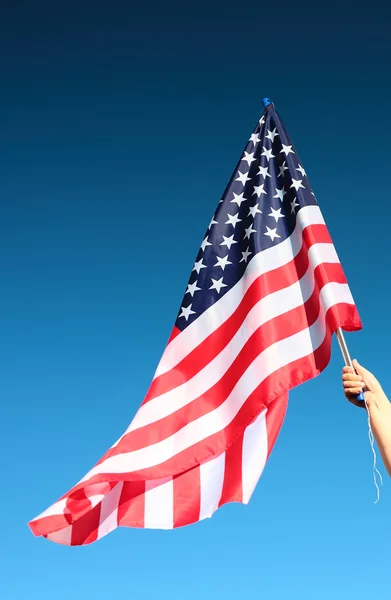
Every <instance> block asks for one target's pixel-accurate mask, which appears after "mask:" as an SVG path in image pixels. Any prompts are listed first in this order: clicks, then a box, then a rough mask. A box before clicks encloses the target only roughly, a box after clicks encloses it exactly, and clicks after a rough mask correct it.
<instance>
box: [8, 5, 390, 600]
mask: <svg viewBox="0 0 391 600" xmlns="http://www.w3.org/2000/svg"><path fill="white" fill-rule="evenodd" d="M318 10H319V13H318V12H317V11H318ZM389 10H390V9H389V8H385V7H382V5H381V3H376V2H373V3H371V12H368V6H367V5H366V6H362V7H361V6H360V4H357V3H356V4H353V3H352V4H351V5H349V6H348V4H343V3H342V4H341V3H339V4H338V5H336V6H335V7H333V6H331V5H329V4H328V5H327V8H326V7H323V8H315V7H314V5H308V6H306V5H300V6H299V5H292V4H288V3H285V2H284V1H282V2H280V3H278V5H276V6H274V5H272V4H271V3H266V2H265V3H261V2H255V1H253V0H249V2H247V3H246V4H245V5H238V4H237V3H236V4H232V5H230V4H227V3H224V4H223V3H221V6H220V7H218V6H217V5H216V6H214V7H211V6H210V5H209V3H206V2H199V3H197V4H196V5H195V4H194V5H187V4H186V5H184V4H179V3H178V4H175V3H173V2H171V3H170V2H168V3H164V6H163V5H161V3H157V2H156V3H154V2H152V3H149V4H148V5H147V4H145V6H137V7H133V6H132V5H131V4H130V3H128V2H116V1H113V2H110V3H109V4H107V3H105V2H94V3H89V2H83V3H82V5H81V6H79V5H78V4H76V3H74V4H72V2H71V3H67V4H66V5H64V7H62V8H60V7H58V6H55V7H53V5H52V4H49V3H48V4H45V3H43V2H38V3H35V4H34V6H33V5H32V4H31V5H30V6H28V5H25V6H23V7H22V6H21V5H19V4H18V5H17V6H15V7H12V6H11V3H9V6H8V7H6V8H5V9H4V8H3V9H2V15H1V19H0V50H1V51H0V56H1V63H0V69H1V80H2V85H1V87H2V91H1V95H0V134H1V135H0V159H1V160H0V174H1V176H0V202H1V218H0V257H1V258H0V261H1V262H0V274H1V276H0V319H1V340H2V341H1V344H0V375H1V376H0V393H1V419H0V423H1V424H0V427H1V437H0V444H1V453H0V457H1V458H0V468H1V474H2V494H1V500H0V503H1V505H0V506H1V513H2V518H3V521H2V544H1V549H0V558H1V564H2V567H3V568H2V572H3V574H2V577H1V579H0V593H1V595H2V597H4V598H7V599H10V600H11V599H12V600H13V599H17V600H19V599H22V600H35V599H39V600H52V599H53V598H56V600H63V599H64V600H65V599H66V598H67V599H68V598H70V597H72V598H74V599H79V598H80V599H83V600H85V599H86V598H87V599H89V598H94V599H95V600H101V599H102V600H103V599H104V598H105V599H106V598H113V597H116V596H119V595H121V597H128V598H138V599H142V600H144V599H145V600H149V599H151V598H154V599H155V598H158V599H163V600H165V599H176V598H178V599H179V598H181V599H182V598H186V599H189V600H190V599H191V600H192V599H195V598H203V599H205V600H209V599H213V600H214V599H216V598H218V599H219V598H224V599H225V600H230V599H234V598H235V599H236V598H238V597H241V598H252V597H257V598H268V600H290V599H296V598H299V599H300V600H323V599H325V600H326V599H327V600H329V599H330V598H333V599H335V600H339V599H344V600H346V598H354V599H355V600H361V599H365V600H367V598H369V597H376V598H377V599H378V600H383V599H386V598H389V596H390V592H389V535H390V516H389V515H390V510H389V506H390V499H391V495H390V489H391V487H390V481H389V480H386V481H385V486H384V487H383V489H382V496H381V501H380V503H379V504H377V505H376V506H374V504H373V502H374V500H375V498H376V491H375V488H374V485H373V482H372V473H371V468H372V455H371V452H370V447H369V444H368V440H367V428H366V419H365V413H364V412H363V411H360V410H358V409H355V408H354V407H352V406H350V405H349V404H348V403H347V402H346V401H345V400H344V397H343V394H342V392H341V385H340V369H341V367H342V361H341V357H340V354H339V352H338V348H337V346H335V347H334V352H333V357H332V361H331V364H330V366H329V367H328V368H327V370H326V371H325V372H324V373H323V374H322V375H321V376H320V377H318V378H317V379H316V380H313V381H311V382H309V383H307V384H306V385H305V386H302V387H300V388H298V389H296V390H294V391H293V392H292V393H291V396H290V404H289V409H288V415H287V418H286V421H285V424H284V427H283V429H282V432H281V434H280V437H279V439H278V441H277V444H276V446H275V448H274V450H273V453H272V456H271V458H270V460H269V462H268V465H267V467H266V469H265V472H264V474H263V476H262V478H261V480H260V482H259V484H258V487H257V489H256V492H255V494H254V496H253V498H252V501H251V503H250V505H249V506H247V507H243V506H241V505H229V506H225V507H223V508H222V509H221V510H219V511H218V512H217V513H216V514H215V516H214V517H213V519H211V520H208V521H207V522H203V523H200V524H197V525H194V526H191V527H188V528H185V529H182V530H177V531H172V532H160V531H139V530H131V529H119V530H117V531H115V532H114V533H112V534H111V535H109V536H108V537H106V538H105V539H103V540H102V541H101V542H99V543H97V544H94V545H92V546H89V547H87V548H66V547H61V546H58V545H56V544H51V543H49V542H47V541H45V540H41V539H35V538H34V537H33V536H32V535H31V533H30V531H29V530H28V528H27V525H26V523H27V521H28V520H30V519H31V518H33V517H35V516H36V515H37V514H38V513H39V512H41V511H42V510H43V509H45V508H46V507H47V506H48V505H49V504H51V503H52V502H53V501H54V500H56V499H57V498H58V497H59V496H60V495H62V494H63V493H64V492H65V491H66V490H68V489H69V488H70V487H71V486H72V485H73V484H74V483H76V481H77V480H78V479H79V478H80V477H81V476H82V475H84V474H85V472H86V471H87V470H88V469H89V468H90V467H91V466H92V465H93V464H94V463H95V462H96V460H97V459H98V458H99V457H100V456H101V455H102V454H103V452H104V451H105V450H106V449H107V448H108V446H109V445H111V444H112V443H113V441H114V440H115V439H117V437H118V436H119V435H120V434H121V433H122V432H123V430H124V429H125V428H126V427H127V425H128V423H129V422H130V420H131V419H132V417H133V416H134V414H135V412H136V410H137V408H138V406H139V404H140V402H141V401H142V399H143V396H144V394H145V392H146V390H147V388H148V386H149V383H150V381H151V378H152V376H153V373H154V370H155V367H156V365H157V362H158V360H159V358H160V356H161V353H162V351H163V349H164V346H165V344H166V341H167V338H168V335H169V333H170V331H171V328H172V325H173V322H174V319H175V317H176V313H177V309H178V307H179V303H180V301H181V299H182V295H183V291H184V289H185V286H186V283H187V279H188V275H189V272H190V269H191V266H192V263H193V260H194V258H195V255H196V253H197V250H198V247H199V243H200V241H201V240H202V236H203V233H204V230H205V227H206V225H207V224H208V223H209V221H210V218H211V215H212V214H213V211H214V208H215V206H216V204H217V203H218V201H219V199H220V197H221V193H222V192H223V190H224V188H225V185H226V183H227V181H228V179H229V177H230V175H231V172H232V169H233V168H234V166H235V164H236V161H237V159H238V157H239V155H240V152H241V150H242V148H243V146H244V144H245V142H246V140H247V139H248V136H249V135H250V133H251V131H252V129H253V126H254V124H255V122H256V120H257V118H258V116H259V114H260V112H261V99H262V97H263V96H266V95H268V96H270V97H271V98H272V99H273V101H274V103H275V105H276V107H277V109H278V111H279V113H280V115H281V117H282V119H283V121H284V123H285V125H286V127H287V129H288V131H289V133H290V135H291V137H292V140H293V142H294V144H295V146H296V148H297V150H298V152H299V153H300V156H301V160H302V164H303V165H304V167H305V169H306V171H307V173H308V175H309V178H310V181H311V184H312V187H313V189H314V192H315V193H316V195H317V198H318V201H319V203H320V205H321V208H322V211H323V213H324V216H325V218H326V221H327V224H328V226H329V230H330V232H331V235H332V237H333V240H334V243H335V245H336V247H337V251H338V253H339V256H340V258H341V261H342V263H343V266H344V268H345V271H346V274H347V277H348V280H349V283H350V286H351V289H352V292H353V294H354V297H355V299H356V302H357V304H358V308H359V311H360V314H361V317H362V320H363V324H364V329H363V331H362V332H360V333H356V334H351V335H349V336H348V341H349V344H350V347H351V350H352V354H354V355H356V356H357V357H358V358H359V359H360V360H361V362H362V363H363V364H364V365H366V366H367V367H368V368H370V369H373V370H374V372H375V373H376V374H377V375H378V376H379V378H380V379H381V381H382V383H383V385H384V387H385V389H386V390H388V392H390V393H391V385H390V383H389V381H388V378H387V372H388V369H389V367H388V363H389V358H388V340H389V338H390V336H391V325H390V321H389V281H388V275H389V257H390V251H391V242H390V239H389V226H388V216H389V213H388V207H389V202H390V199H391V185H390V180H389V177H388V171H389V162H390V149H389V148H390V147H389V140H390V135H391V124H390V118H389V96H390V89H391V79H390V72H391V69H390V52H389V31H388V22H389V17H390V15H389ZM315 11H316V12H315ZM383 471H384V470H383Z"/></svg>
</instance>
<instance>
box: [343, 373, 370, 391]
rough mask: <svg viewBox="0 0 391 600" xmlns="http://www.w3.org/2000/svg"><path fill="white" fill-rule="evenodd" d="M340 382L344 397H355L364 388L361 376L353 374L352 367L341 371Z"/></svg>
mask: <svg viewBox="0 0 391 600" xmlns="http://www.w3.org/2000/svg"><path fill="white" fill-rule="evenodd" d="M342 381H343V387H344V392H345V395H346V396H357V395H358V394H360V393H361V392H362V391H363V389H364V387H365V383H364V380H363V378H362V376H361V375H359V374H357V373H355V372H354V369H353V368H352V367H344V368H343V369H342Z"/></svg>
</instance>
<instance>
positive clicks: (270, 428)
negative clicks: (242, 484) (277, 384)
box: [266, 393, 288, 458]
mask: <svg viewBox="0 0 391 600" xmlns="http://www.w3.org/2000/svg"><path fill="white" fill-rule="evenodd" d="M287 406H288V393H286V394H281V396H279V397H278V398H277V399H276V400H273V402H271V403H270V404H269V406H268V409H267V413H266V429H267V445H268V452H267V457H268V458H269V456H270V453H271V451H272V450H273V446H274V444H275V442H276V439H277V437H278V434H279V433H280V429H281V427H282V424H283V422H284V419H285V415H286V409H287Z"/></svg>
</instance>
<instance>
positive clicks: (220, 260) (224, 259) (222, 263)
mask: <svg viewBox="0 0 391 600" xmlns="http://www.w3.org/2000/svg"><path fill="white" fill-rule="evenodd" d="M216 258H217V263H216V264H215V265H213V266H215V267H221V268H222V269H223V271H224V269H225V267H226V266H227V265H232V263H231V261H230V260H228V254H227V256H221V257H220V256H216Z"/></svg>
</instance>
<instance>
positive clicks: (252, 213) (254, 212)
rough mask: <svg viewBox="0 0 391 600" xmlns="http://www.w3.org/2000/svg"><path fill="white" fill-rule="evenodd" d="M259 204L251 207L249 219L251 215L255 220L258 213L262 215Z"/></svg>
mask: <svg viewBox="0 0 391 600" xmlns="http://www.w3.org/2000/svg"><path fill="white" fill-rule="evenodd" d="M258 207H259V204H255V205H254V206H250V210H249V211H248V215H247V216H248V217H249V216H250V215H251V216H252V218H253V219H255V215H256V214H257V213H259V214H262V211H261V210H259V208H258Z"/></svg>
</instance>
